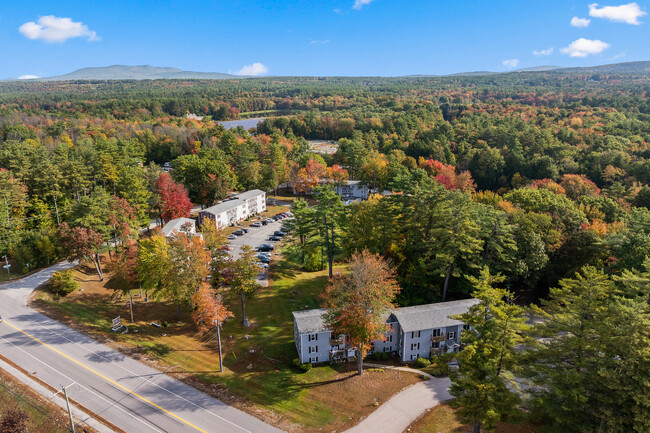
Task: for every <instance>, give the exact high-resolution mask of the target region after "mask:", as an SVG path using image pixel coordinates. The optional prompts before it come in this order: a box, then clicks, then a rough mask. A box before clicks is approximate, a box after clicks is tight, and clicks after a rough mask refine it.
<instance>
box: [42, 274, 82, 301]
mask: <svg viewBox="0 0 650 433" xmlns="http://www.w3.org/2000/svg"><path fill="white" fill-rule="evenodd" d="M49 287H50V292H52V293H53V294H54V295H55V296H57V297H59V296H66V295H69V294H70V293H72V292H74V291H75V290H77V289H78V288H79V283H77V282H76V281H75V280H74V274H73V272H72V269H68V270H67V271H57V272H55V273H53V274H52V279H51V280H50V286H49Z"/></svg>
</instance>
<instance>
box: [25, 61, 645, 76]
mask: <svg viewBox="0 0 650 433" xmlns="http://www.w3.org/2000/svg"><path fill="white" fill-rule="evenodd" d="M521 72H553V73H565V74H636V75H638V74H650V62H646V61H643V62H626V63H614V64H611V65H601V66H589V67H582V68H564V67H561V66H535V67H532V68H524V69H517V70H514V71H508V72H490V71H475V72H461V73H458V74H449V76H456V77H459V76H479V75H493V74H512V73H521ZM426 76H427V75H412V77H426ZM428 76H432V75H428ZM228 78H230V79H232V78H241V77H240V76H238V75H230V74H224V73H220V72H192V71H183V70H181V69H177V68H163V67H156V66H149V65H141V66H125V65H113V66H105V67H97V68H83V69H78V70H76V71H74V72H70V73H69V74H65V75H59V76H56V77H45V78H33V79H30V80H25V81H68V80H160V79H201V80H221V79H228Z"/></svg>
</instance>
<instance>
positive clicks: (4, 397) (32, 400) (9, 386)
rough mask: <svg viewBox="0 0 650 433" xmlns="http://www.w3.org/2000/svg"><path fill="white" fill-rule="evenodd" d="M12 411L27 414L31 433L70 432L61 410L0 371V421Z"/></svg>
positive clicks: (68, 423)
mask: <svg viewBox="0 0 650 433" xmlns="http://www.w3.org/2000/svg"><path fill="white" fill-rule="evenodd" d="M14 409H20V410H22V411H25V412H26V413H27V415H28V417H29V419H28V421H27V428H28V431H29V432H31V433H65V432H69V431H70V422H69V421H68V416H67V413H66V412H65V411H64V410H63V409H61V408H60V407H58V406H56V405H55V404H53V403H51V402H49V401H47V400H46V399H45V398H43V397H42V396H41V395H39V394H37V393H36V392H34V391H32V389H31V388H29V387H27V386H25V385H23V384H22V383H21V382H20V381H18V380H17V379H16V378H14V377H13V376H11V375H9V374H8V373H6V372H5V371H3V370H0V420H1V419H2V417H3V415H4V414H5V413H6V412H7V411H9V410H14ZM77 428H79V426H77ZM84 428H85V429H86V430H87V431H89V432H90V431H92V432H94V431H95V430H93V429H91V428H90V427H88V426H84Z"/></svg>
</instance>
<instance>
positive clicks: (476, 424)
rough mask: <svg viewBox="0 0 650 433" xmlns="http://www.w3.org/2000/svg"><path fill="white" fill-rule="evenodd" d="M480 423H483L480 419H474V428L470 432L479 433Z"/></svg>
mask: <svg viewBox="0 0 650 433" xmlns="http://www.w3.org/2000/svg"><path fill="white" fill-rule="evenodd" d="M481 424H483V423H482V422H481V421H474V429H473V430H472V433H481Z"/></svg>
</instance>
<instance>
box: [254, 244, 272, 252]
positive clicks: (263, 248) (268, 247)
mask: <svg viewBox="0 0 650 433" xmlns="http://www.w3.org/2000/svg"><path fill="white" fill-rule="evenodd" d="M257 251H273V245H271V244H262V245H260V246H259V247H257Z"/></svg>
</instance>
